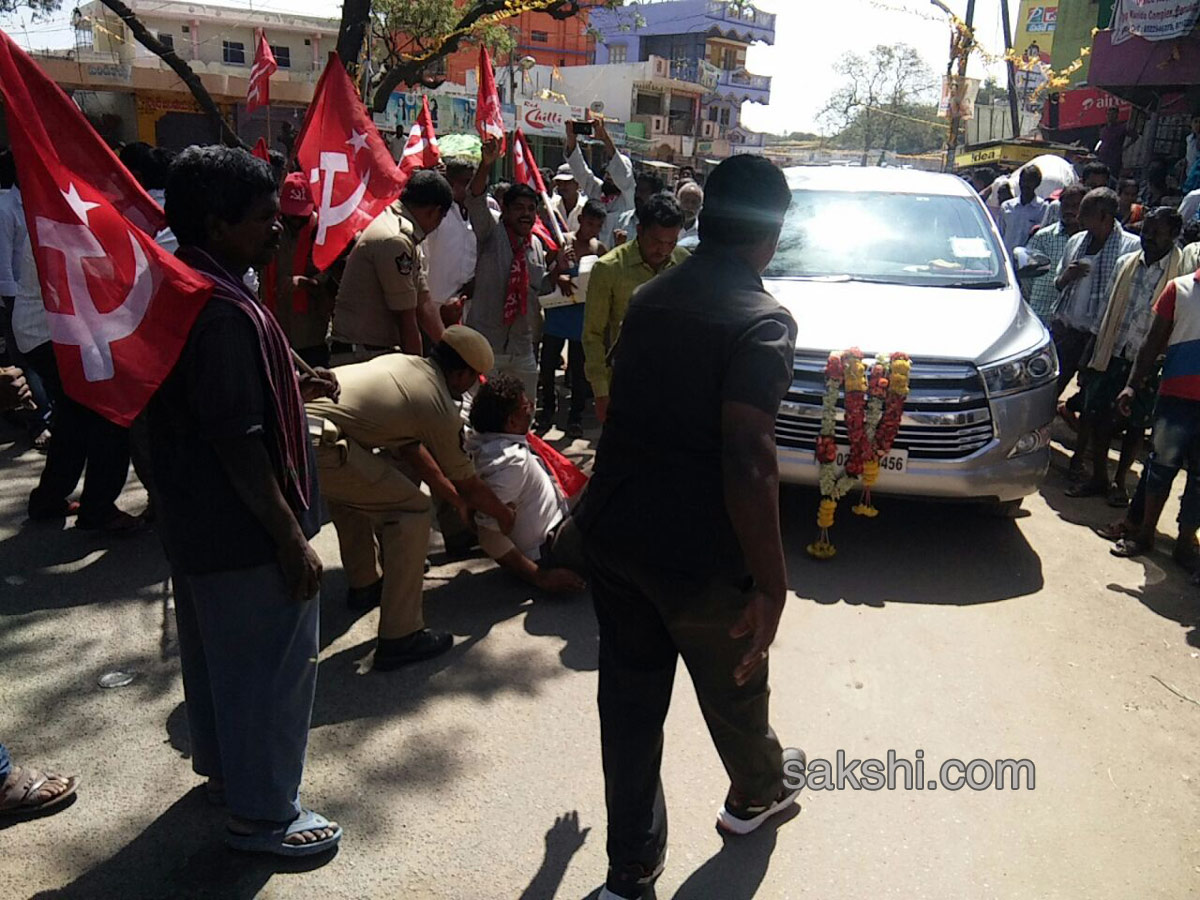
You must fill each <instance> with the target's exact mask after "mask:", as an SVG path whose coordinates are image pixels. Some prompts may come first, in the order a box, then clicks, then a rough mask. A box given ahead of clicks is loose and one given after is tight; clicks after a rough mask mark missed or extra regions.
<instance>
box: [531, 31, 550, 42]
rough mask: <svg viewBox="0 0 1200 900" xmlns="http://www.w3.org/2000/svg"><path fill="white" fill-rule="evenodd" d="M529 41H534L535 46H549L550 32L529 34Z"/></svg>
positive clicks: (532, 32)
mask: <svg viewBox="0 0 1200 900" xmlns="http://www.w3.org/2000/svg"><path fill="white" fill-rule="evenodd" d="M529 39H530V40H531V41H533V42H534V43H535V44H548V43H550V32H548V31H531V32H529Z"/></svg>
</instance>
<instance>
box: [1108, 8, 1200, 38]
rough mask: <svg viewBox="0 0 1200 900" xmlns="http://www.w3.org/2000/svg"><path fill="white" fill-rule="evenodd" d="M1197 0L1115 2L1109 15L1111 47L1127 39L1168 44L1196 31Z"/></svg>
mask: <svg viewBox="0 0 1200 900" xmlns="http://www.w3.org/2000/svg"><path fill="white" fill-rule="evenodd" d="M1197 18H1200V0H1117V5H1116V7H1115V9H1114V11H1113V22H1112V44H1113V46H1116V45H1117V44H1121V43H1124V42H1125V41H1127V40H1129V39H1130V38H1131V37H1140V38H1145V39H1146V40H1148V41H1169V40H1172V39H1173V38H1178V37H1183V36H1184V35H1185V34H1187V33H1188V32H1189V31H1191V30H1192V29H1193V28H1195V27H1196V20H1197Z"/></svg>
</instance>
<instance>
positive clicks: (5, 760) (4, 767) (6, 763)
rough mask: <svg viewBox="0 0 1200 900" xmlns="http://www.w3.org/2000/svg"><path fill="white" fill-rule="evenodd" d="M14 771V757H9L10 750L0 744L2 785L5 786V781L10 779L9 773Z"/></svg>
mask: <svg viewBox="0 0 1200 900" xmlns="http://www.w3.org/2000/svg"><path fill="white" fill-rule="evenodd" d="M11 771H12V757H11V756H9V755H8V748H7V747H5V746H4V745H3V744H0V784H4V779H5V778H7V777H8V773H9V772H11Z"/></svg>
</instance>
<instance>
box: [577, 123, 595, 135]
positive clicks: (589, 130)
mask: <svg viewBox="0 0 1200 900" xmlns="http://www.w3.org/2000/svg"><path fill="white" fill-rule="evenodd" d="M571 130H572V131H574V132H575V133H576V134H595V133H596V126H595V124H594V123H592V122H580V121H572V122H571Z"/></svg>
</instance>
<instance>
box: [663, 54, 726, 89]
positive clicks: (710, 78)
mask: <svg viewBox="0 0 1200 900" xmlns="http://www.w3.org/2000/svg"><path fill="white" fill-rule="evenodd" d="M720 76H721V70H720V69H718V68H717V67H716V66H714V65H712V64H710V63H707V62H704V61H703V60H701V61H699V62H673V63H671V77H672V78H674V79H675V80H676V81H686V82H689V83H690V84H698V85H700V86H701V87H703V88H704V89H705V90H707V91H713V90H716V87H717V83H718V81H719V80H720Z"/></svg>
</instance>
